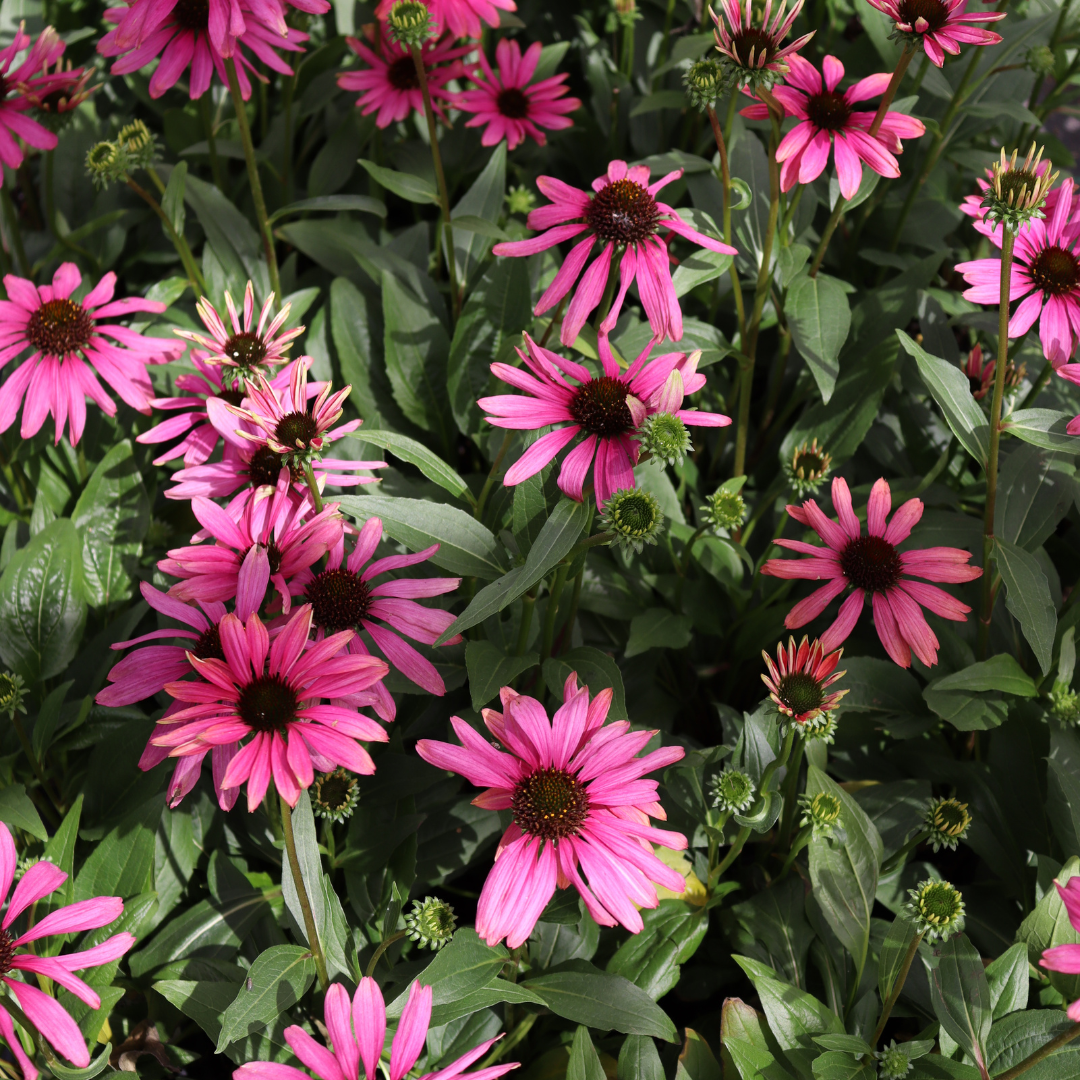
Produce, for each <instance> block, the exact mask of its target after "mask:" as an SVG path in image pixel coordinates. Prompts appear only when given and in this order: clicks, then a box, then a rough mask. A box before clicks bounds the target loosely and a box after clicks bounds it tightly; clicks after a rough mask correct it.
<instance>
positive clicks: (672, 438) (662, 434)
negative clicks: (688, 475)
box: [638, 412, 694, 465]
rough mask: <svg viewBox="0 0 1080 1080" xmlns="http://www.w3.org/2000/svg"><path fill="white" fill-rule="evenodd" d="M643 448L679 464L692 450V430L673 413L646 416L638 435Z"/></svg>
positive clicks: (667, 460) (657, 456)
mask: <svg viewBox="0 0 1080 1080" xmlns="http://www.w3.org/2000/svg"><path fill="white" fill-rule="evenodd" d="M638 441H639V442H640V443H641V449H642V450H644V451H645V452H646V453H647V454H652V456H653V457H654V458H659V459H660V460H661V461H666V462H667V463H668V464H669V465H677V464H678V463H679V462H680V461H682V459H683V458H684V457H686V455H687V454H688V453H690V451H691V450H693V449H694V447H693V444H692V443H691V442H690V432H689V431H687V430H686V424H684V423H683V421H682V418H681V417H679V416H675V415H674V414H673V413H667V412H658V413H652V414H651V415H649V416H646V417H645V422H644V423H643V424H642V425H641V432H640V433H639V435H638Z"/></svg>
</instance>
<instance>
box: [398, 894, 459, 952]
mask: <svg viewBox="0 0 1080 1080" xmlns="http://www.w3.org/2000/svg"><path fill="white" fill-rule="evenodd" d="M456 926H457V916H456V915H455V914H454V909H453V908H452V907H451V906H450V905H449V904H448V903H447V902H446V901H445V900H438V899H436V898H435V897H434V896H425V897H424V899H423V900H414V901H413V906H412V911H410V912H409V913H408V914H407V915H406V916H405V932H406V933H407V934H408V936H409V938H410V939H411V940H413V941H415V942H418V943H419V945H420V948H421V949H423V948H429V949H431V951H432V952H437V951H438V950H439V949H441V948H442V947H443V946H444V945H446V944H447V943H448V942H449V941H450V939H451V938H452V937H453V936H454V929H455V928H456Z"/></svg>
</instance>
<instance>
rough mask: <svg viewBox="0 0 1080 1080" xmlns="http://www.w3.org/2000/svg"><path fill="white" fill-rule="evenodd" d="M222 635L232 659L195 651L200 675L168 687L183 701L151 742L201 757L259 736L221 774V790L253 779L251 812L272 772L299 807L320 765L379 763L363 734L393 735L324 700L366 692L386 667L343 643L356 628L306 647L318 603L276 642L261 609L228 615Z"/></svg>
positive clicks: (354, 768)
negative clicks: (362, 742)
mask: <svg viewBox="0 0 1080 1080" xmlns="http://www.w3.org/2000/svg"><path fill="white" fill-rule="evenodd" d="M219 633H220V637H221V648H222V651H223V652H224V654H225V659H224V660H216V659H214V658H213V657H207V658H206V659H200V658H199V657H197V656H196V655H195V654H194V653H189V654H188V659H189V660H190V661H191V664H192V666H193V667H194V668H195V670H196V671H197V672H198V674H199V675H201V676H202V679H203V681H196V682H187V681H181V682H173V683H169V684H168V685H166V687H165V690H166V692H167V693H168V694H169V695H170V696H172V697H173V698H175V699H176V700H177V701H178V702H181V703H183V705H184V707H182V708H180V709H179V710H178V711H176V712H172V713H169V714H166V715H165V716H164V717H162V719H161V720H159V721H158V731H157V734H155V735H153V736H152V737H151V739H150V745H152V746H155V747H160V748H166V749H168V751H169V756H170V757H189V756H191V757H198V758H199V759H200V761H201V759H202V757H204V756H205V755H206V752H207V751H208V750H210V749H212V748H214V747H217V746H226V747H234V746H236V745H238V744H239V743H240V742H241V740H243V739H246V738H247V737H248V736H249V735H250V736H252V738H251V739H250V740H249V741H248V742H246V743H244V745H242V746H240V748H239V749H238V750H236V752H235V754H234V755H233V756H232V758H231V760H230V761H229V762H228V765H227V767H226V769H225V775H224V776H223V777H222V779H221V788H222V790H224V791H228V790H229V789H231V788H238V787H239V786H240V785H241V784H243V783H245V782H246V783H247V801H248V810H249V811H254V810H255V808H256V807H257V806H258V805H259V803H261V802H262V799H263V796H264V795H265V794H266V789H267V788H268V787H269V785H270V780H271V777H272V778H273V781H274V785H275V786H276V788H277V790H278V794H279V795H281V797H282V798H283V799H284V800H285V801H286V802H287V803H288V804H289V805H290V806H295V805H296V802H297V800H298V799H299V798H300V792H301V791H302V790H304V789H305V788H308V787H310V785H311V783H312V781H313V780H314V779H315V769H318V770H319V771H320V772H330V771H331V770H333V769H335V768H337V767H338V766H341V767H343V768H345V769H348V770H349V771H350V772H355V773H363V774H370V773H373V772H374V771H375V765H374V763H373V762H372V760H371V756H370V755H369V754H368V752H367V751H366V750H365V749H364V748H363V747H362V746H361V745H360V743H359V741H358V740H360V739H364V740H367V741H368V742H386V740H387V735H386V732H385V731H384V730H383V728H381V727H380V726H379V725H378V724H377V723H376V722H375V721H374V720H371V719H369V718H368V717H366V716H363V715H361V714H360V713H358V712H357V711H356V710H355V709H349V708H345V707H344V706H341V705H327V704H323V703H322V699H323V698H335V699H337V698H341V697H344V696H346V695H349V694H356V693H360V692H362V691H364V690H366V689H367V688H368V687H370V686H371V685H372V684H373V683H374V682H376V681H377V680H379V679H381V678H383V677H384V676H385V675H386V673H387V670H388V668H387V666H386V664H385V663H383V661H382V660H379V659H378V658H377V657H374V656H362V655H361V656H357V655H354V654H352V653H349V652H347V651H344V652H343V651H342V650H343V649H344V648H345V646H346V645H348V643H349V639H350V638H351V637H352V636H353V632H352V631H351V630H346V631H344V632H343V633H340V634H334V635H333V636H331V637H328V638H326V640H325V641H322V642H320V643H319V644H317V645H313V646H311V647H310V648H305V645H306V644H307V640H308V636H309V634H310V633H311V607H310V606H308V605H305V606H304V607H301V608H298V609H297V610H296V611H295V612H294V613H293V616H292V618H290V619H289V621H288V622H287V623H286V624H285V625H284V626H283V627H282V628H281V630H280V632H279V633H278V634H277V635H276V637H275V638H274V640H273V642H272V643H271V641H270V636H269V634H268V633H267V630H266V627H265V626H263V624H262V622H261V621H260V619H259V616H258V615H252V616H251V617H250V618H249V619H248V620H247V621H246V622H241V620H240V619H239V618H237V617H236V616H235V615H233V614H231V613H230V614H228V615H226V616H224V618H222V620H221V622H220V624H219ZM339 653H340V654H341V655H338V654H339ZM148 749H149V747H148Z"/></svg>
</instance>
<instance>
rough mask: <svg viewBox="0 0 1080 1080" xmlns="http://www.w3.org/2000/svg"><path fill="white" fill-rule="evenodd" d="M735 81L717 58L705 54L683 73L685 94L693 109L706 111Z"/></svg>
mask: <svg viewBox="0 0 1080 1080" xmlns="http://www.w3.org/2000/svg"><path fill="white" fill-rule="evenodd" d="M734 81H735V79H734V76H733V74H732V73H731V71H730V70H729V69H728V68H726V67H725V66H724V65H723V64H722V63H720V61H719V60H714V59H713V58H712V57H710V56H706V57H704V58H703V59H701V60H698V61H697V62H696V63H695V64H691V65H690V67H689V68H688V69H687V71H686V74H685V75H683V85H684V86H685V87H686V96H687V97H688V98H689V99H690V103H691V104H692V105H693V106H694V108H695V109H700V110H701V112H706V111H708V110H709V109H711V108H713V107H714V106H715V105H716V103H717V101H719V100H720V98H722V97H723V96H724V95H725V94H726V93H727V92H728V90H730V89H731V84H732V83H733V82H734Z"/></svg>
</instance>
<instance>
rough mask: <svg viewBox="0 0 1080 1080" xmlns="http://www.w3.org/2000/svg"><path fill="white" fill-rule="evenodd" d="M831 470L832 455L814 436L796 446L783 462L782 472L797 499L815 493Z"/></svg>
mask: <svg viewBox="0 0 1080 1080" xmlns="http://www.w3.org/2000/svg"><path fill="white" fill-rule="evenodd" d="M831 471H832V457H831V456H830V455H829V454H828V453H827V452H826V450H825V448H824V447H823V446H819V445H818V441H817V439H816V438H815V439H814V441H813V442H810V443H807V442H804V443H802V444H801V445H799V446H798V447H796V449H795V452H794V453H793V454H792V455H791V458H790V460H787V461H785V462H784V473H785V475H786V476H787V481H788V484H790V485H791V490H792V491H793V492H794V493H795V497H796V498H797V499H805V498H806V497H807V496H809V495H816V494H817V493H818V491H819V490H820V488H821V485H822V484H823V483H825V481H826V480H827V479H828V477H829V473H830V472H831Z"/></svg>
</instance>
